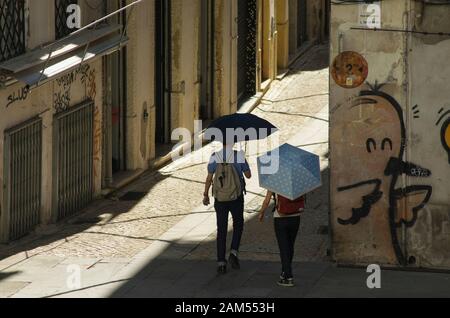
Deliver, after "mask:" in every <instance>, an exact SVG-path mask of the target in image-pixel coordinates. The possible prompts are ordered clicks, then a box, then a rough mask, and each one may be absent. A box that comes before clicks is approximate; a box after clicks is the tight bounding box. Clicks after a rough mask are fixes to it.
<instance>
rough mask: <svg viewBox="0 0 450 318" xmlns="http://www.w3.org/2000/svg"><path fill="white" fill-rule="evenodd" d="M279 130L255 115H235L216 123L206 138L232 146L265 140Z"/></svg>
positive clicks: (207, 131) (210, 128)
mask: <svg viewBox="0 0 450 318" xmlns="http://www.w3.org/2000/svg"><path fill="white" fill-rule="evenodd" d="M277 130H278V128H276V127H275V126H274V125H272V124H271V123H270V122H268V121H267V120H265V119H262V118H260V117H258V116H255V115H253V114H233V115H228V116H224V117H221V118H219V119H217V120H216V121H214V122H213V123H212V124H211V125H210V126H209V127H208V129H207V130H206V132H205V138H206V139H207V140H212V141H219V142H222V143H227V144H230V143H236V142H242V141H250V140H260V139H264V138H267V137H269V136H270V135H272V134H273V133H275V132H276V131H277Z"/></svg>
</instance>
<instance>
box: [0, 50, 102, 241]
mask: <svg viewBox="0 0 450 318" xmlns="http://www.w3.org/2000/svg"><path fill="white" fill-rule="evenodd" d="M68 79H69V80H68ZM101 79H102V64H101V60H99V59H97V60H94V61H92V62H90V63H88V64H85V65H84V66H83V67H82V71H80V72H77V70H73V71H71V72H68V73H66V74H65V75H63V76H61V77H59V78H56V79H55V80H54V81H51V82H49V83H46V84H44V85H42V86H40V87H38V88H36V89H33V90H31V91H30V92H29V93H28V94H25V95H23V94H22V93H21V92H22V91H23V89H24V87H25V86H24V84H22V83H16V84H14V85H12V86H9V87H7V88H5V89H2V90H0V112H1V116H0V154H1V157H0V159H1V162H2V164H0V182H1V184H3V182H4V180H3V176H4V170H3V169H4V167H3V159H4V151H5V149H4V140H5V138H4V137H5V135H4V132H5V130H7V129H9V128H12V127H15V126H17V125H19V124H21V123H23V122H25V121H27V120H29V119H31V118H34V117H36V116H40V117H41V118H42V125H43V135H42V200H41V204H42V205H41V223H42V224H43V225H45V224H49V223H51V222H52V219H53V215H52V193H53V191H52V178H53V168H52V167H53V166H52V163H53V162H52V161H53V150H54V149H56V146H55V145H54V144H53V123H54V119H53V118H54V115H55V114H57V113H59V112H63V111H65V110H67V109H69V108H71V107H73V106H76V105H78V104H79V103H81V102H84V101H86V100H87V99H92V100H93V101H94V196H99V195H100V192H101V160H102V157H101V149H102V126H101V125H102V123H101V119H102V94H101V92H102V80H101ZM19 95H22V96H24V98H23V99H22V100H17V101H15V102H13V103H9V98H10V96H19ZM0 198H2V200H0V202H2V203H3V187H0ZM1 206H2V207H3V204H1ZM1 220H2V222H0V237H1V236H2V235H3V233H5V228H4V226H5V223H4V222H3V221H4V218H2V219H1Z"/></svg>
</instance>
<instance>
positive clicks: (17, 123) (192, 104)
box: [0, 0, 327, 242]
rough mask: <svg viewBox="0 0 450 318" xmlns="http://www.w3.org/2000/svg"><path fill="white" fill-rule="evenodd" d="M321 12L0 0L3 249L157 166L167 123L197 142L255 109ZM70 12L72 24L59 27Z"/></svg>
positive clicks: (283, 5)
mask: <svg viewBox="0 0 450 318" xmlns="http://www.w3.org/2000/svg"><path fill="white" fill-rule="evenodd" d="M70 5H78V6H79V12H78V11H77V10H78V7H76V8H75V9H73V7H71V10H69V11H67V9H68V7H69V6H70ZM326 8H327V1H326V0H311V1H304V0H303V1H302V0H295V1H292V0H290V1H288V0H140V1H139V0H137V1H136V0H39V1H30V0H0V28H1V35H0V107H1V109H0V162H1V164H0V180H1V182H2V185H3V187H1V188H0V211H1V213H0V242H9V241H13V240H16V239H19V238H21V237H23V236H25V235H27V234H28V233H30V232H33V231H35V230H36V229H37V230H39V229H41V228H42V227H45V226H46V225H48V224H51V223H55V222H58V221H61V220H65V219H66V218H68V217H71V216H74V215H76V214H77V213H78V212H79V211H81V210H82V209H83V208H85V207H86V206H88V204H89V203H90V202H92V201H93V200H95V199H96V198H100V197H101V196H102V195H106V194H108V193H111V191H113V190H115V189H117V188H119V187H121V186H122V185H123V184H125V183H126V182H128V181H130V180H132V179H133V178H135V177H136V176H138V175H140V174H141V173H142V172H144V171H145V170H147V169H149V168H152V167H155V166H157V165H158V164H159V163H161V162H164V160H165V159H167V157H170V156H168V154H169V153H170V151H171V150H172V147H173V146H174V145H175V144H178V143H179V142H180V140H178V139H177V138H178V136H172V131H173V130H174V129H175V128H179V127H183V128H187V129H189V131H190V132H191V134H194V133H195V129H196V127H194V121H195V120H203V121H204V126H206V124H207V122H208V121H210V120H213V119H215V118H218V117H220V116H223V115H228V114H231V113H234V112H236V111H238V109H239V108H240V107H241V106H242V105H245V104H247V103H255V101H257V98H255V96H256V97H258V96H259V97H261V96H262V94H263V93H264V92H265V91H267V89H268V88H269V87H270V83H271V82H272V81H273V80H275V79H276V77H277V76H278V75H279V74H280V73H283V72H285V70H286V69H287V68H288V67H289V64H290V63H291V62H292V61H294V60H295V59H296V57H297V56H298V55H299V54H301V52H302V51H304V50H305V49H306V48H307V47H308V45H309V44H311V43H316V42H318V41H322V40H323V39H324V38H325V37H326V33H327V31H326V29H327V28H326V27H325V23H326V17H325V16H326V14H325V13H326V12H327V10H326ZM72 10H75V11H72ZM291 11H295V14H291V13H292V12H291ZM73 13H79V14H80V19H81V24H80V25H76V23H75V25H70V23H69V24H68V22H72V23H74V22H76V21H77V20H76V19H75V20H74V19H73V16H72V14H73ZM80 27H81V29H80ZM203 128H205V127H203Z"/></svg>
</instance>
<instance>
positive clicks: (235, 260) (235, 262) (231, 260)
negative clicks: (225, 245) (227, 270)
mask: <svg viewBox="0 0 450 318" xmlns="http://www.w3.org/2000/svg"><path fill="white" fill-rule="evenodd" d="M228 261H229V263H230V264H231V267H232V268H233V269H241V265H240V264H239V258H238V257H237V256H236V255H234V254H230V258H229V260H228Z"/></svg>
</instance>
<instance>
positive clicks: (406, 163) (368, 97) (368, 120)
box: [330, 0, 450, 269]
mask: <svg viewBox="0 0 450 318" xmlns="http://www.w3.org/2000/svg"><path fill="white" fill-rule="evenodd" d="M409 5H412V2H409V1H406V0H405V1H398V2H395V4H394V3H393V2H389V3H386V4H383V6H382V7H381V11H380V18H381V22H382V28H383V29H385V30H390V31H377V32H376V31H374V30H371V29H370V28H367V27H365V26H361V25H360V22H359V21H358V19H357V17H358V12H360V11H359V10H360V8H359V5H357V4H355V5H351V6H345V8H343V7H342V6H333V8H332V32H331V34H332V37H331V39H332V44H331V47H332V48H331V62H332V63H331V79H330V80H331V97H330V121H331V123H330V141H331V146H330V147H331V155H330V157H331V164H330V167H331V207H332V211H331V224H332V226H333V231H332V233H333V237H332V244H333V245H332V247H333V248H332V249H333V257H334V258H335V259H336V261H338V262H340V263H346V264H370V263H376V264H382V265H394V266H410V267H411V266H412V267H423V268H446V269H448V268H450V190H449V189H450V165H449V163H450V156H449V153H450V91H449V90H448V89H447V88H446V85H448V84H447V83H448V78H447V77H448V76H450V75H449V74H450V67H449V66H447V65H446V64H448V63H446V62H445V57H446V56H448V54H450V39H449V40H447V41H443V40H441V41H439V42H437V43H436V42H434V43H432V44H427V43H425V42H424V39H423V38H420V37H417V36H414V35H412V34H409V33H407V32H394V31H392V30H408V28H410V27H411V24H409V23H405V22H404V21H405V19H401V16H402V15H403V13H404V10H405V8H408V6H409ZM449 13H450V12H449ZM396 15H398V16H396ZM351 21H353V22H351ZM443 27H445V26H443ZM437 52H439V53H437ZM436 74H441V75H438V76H436ZM444 74H445V75H444Z"/></svg>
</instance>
